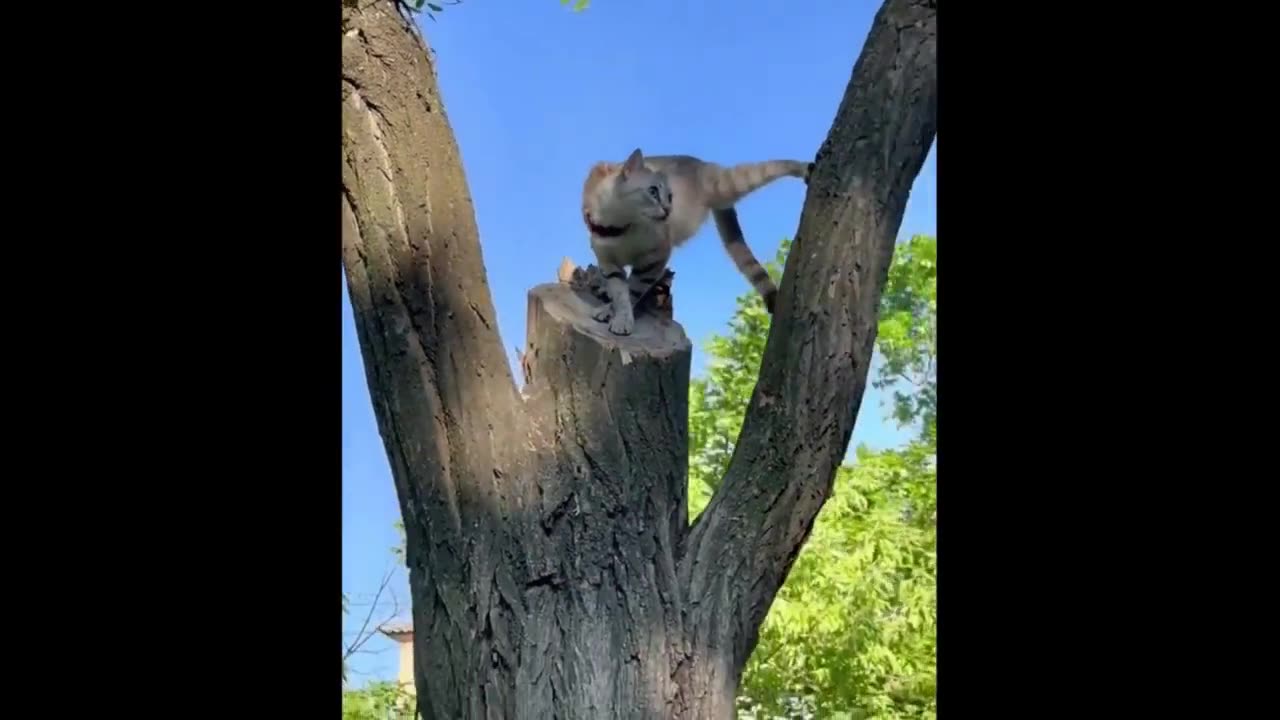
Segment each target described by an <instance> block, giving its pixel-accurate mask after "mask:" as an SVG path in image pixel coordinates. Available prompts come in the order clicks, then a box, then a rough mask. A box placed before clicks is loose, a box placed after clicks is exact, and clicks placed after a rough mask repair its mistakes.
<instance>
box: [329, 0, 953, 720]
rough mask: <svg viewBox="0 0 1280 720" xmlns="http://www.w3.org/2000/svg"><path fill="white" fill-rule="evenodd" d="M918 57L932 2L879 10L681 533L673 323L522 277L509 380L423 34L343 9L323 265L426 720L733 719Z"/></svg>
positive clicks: (852, 351) (819, 460) (887, 240)
mask: <svg viewBox="0 0 1280 720" xmlns="http://www.w3.org/2000/svg"><path fill="white" fill-rule="evenodd" d="M935 61H936V9H935V3H933V2H928V1H926V0H888V1H887V2H886V3H885V5H884V7H883V8H882V9H881V10H880V12H879V13H878V14H877V16H876V19H875V21H874V23H873V26H872V28H871V32H870V34H869V36H868V37H867V39H866V43H865V46H864V48H863V51H862V55H861V57H860V58H859V60H858V62H857V64H856V65H855V67H854V72H853V78H852V80H851V81H850V84H849V87H848V88H847V90H846V92H845V97H844V101H843V102H842V103H841V105H840V109H839V111H838V112H837V115H836V118H835V122H834V123H833V125H832V128H831V131H830V134H829V135H828V137H827V140H826V142H825V143H824V144H823V146H822V148H821V150H820V151H819V152H818V155H817V159H816V167H815V169H814V172H813V175H812V178H811V180H810V188H809V193H808V197H807V198H806V202H805V205H804V210H803V213H802V216H801V219H800V226H799V230H798V232H797V233H796V234H795V240H794V245H793V251H792V253H791V255H790V258H789V260H788V261H787V267H786V270H785V272H784V275H783V280H782V284H781V287H780V297H779V303H778V306H777V309H776V315H775V316H774V322H773V326H772V328H771V330H770V336H769V342H768V345H767V347H766V350H765V357H764V363H763V366H762V369H761V374H760V380H759V383H758V385H757V387H756V391H755V394H754V396H753V398H752V400H751V403H750V406H749V408H748V411H747V417H746V419H745V422H744V425H743V430H742V434H741V436H740V438H739V442H738V445H737V448H736V451H735V454H734V457H733V460H732V462H731V463H730V467H729V470H728V473H727V475H726V477H725V479H724V482H723V483H722V484H721V486H720V488H719V489H718V491H717V492H716V494H715V496H714V497H713V498H712V500H711V503H710V505H709V506H708V508H707V510H706V511H705V512H704V513H703V514H702V515H701V516H700V517H699V518H698V520H697V521H696V522H695V523H694V524H693V525H692V526H690V525H689V522H688V518H687V516H686V490H687V487H686V482H687V479H686V469H687V468H686V466H687V442H686V441H687V402H688V381H689V359H690V344H689V341H688V339H687V338H686V337H685V335H684V331H683V330H682V329H681V327H680V326H679V325H678V324H676V323H674V322H673V321H671V320H669V319H667V318H664V317H661V316H660V314H656V315H655V314H653V313H643V312H642V313H640V314H639V315H638V317H637V322H638V325H637V330H636V332H635V333H634V334H633V335H631V336H629V337H626V338H620V337H616V336H613V335H611V334H609V333H608V331H607V330H605V329H604V327H603V326H602V325H601V324H599V323H596V322H595V321H594V320H592V319H591V318H590V308H591V307H592V306H593V305H594V304H595V303H597V302H599V300H598V299H596V298H594V297H592V294H591V293H589V292H585V291H583V290H582V289H581V288H576V287H571V286H570V284H567V283H563V282H561V283H550V284H547V285H542V286H538V287H536V288H534V289H533V290H532V291H530V293H529V307H528V313H529V322H528V338H527V344H526V348H525V357H524V362H523V365H524V367H525V370H526V373H527V375H528V377H527V379H526V380H527V381H526V384H525V388H524V391H523V392H518V391H517V389H516V386H515V384H514V382H513V380H512V378H511V373H510V369H509V366H508V363H507V360H506V357H505V355H504V353H503V350H502V347H503V346H502V344H501V341H500V339H499V338H498V335H497V332H496V330H495V323H494V321H493V318H494V312H493V304H492V300H491V298H490V294H489V290H488V287H487V284H486V278H485V274H484V268H483V260H482V257H481V251H480V244H479V239H478V236H477V231H476V226H475V217H474V211H473V209H472V205H471V199H470V195H469V193H468V190H467V186H466V181H465V178H464V176H463V172H462V163H461V161H460V159H459V155H458V149H457V145H456V143H455V141H454V138H453V133H452V131H451V130H450V128H449V124H448V120H447V118H446V117H445V114H444V109H443V106H442V103H441V100H440V96H439V92H438V90H437V86H436V80H435V77H434V70H433V67H432V65H431V59H430V54H429V52H428V50H427V48H426V44H425V42H424V41H423V39H422V38H421V37H420V36H419V35H418V34H417V32H416V31H415V30H414V28H413V27H412V24H411V23H409V22H407V21H406V20H405V19H404V18H403V17H401V16H400V14H399V13H398V11H397V10H396V7H395V5H394V4H393V2H391V1H390V0H362V4H361V5H359V6H358V7H347V6H345V5H344V9H343V141H344V170H343V203H342V217H343V261H344V267H345V271H346V274H347V279H348V287H349V288H350V293H351V301H352V306H353V308H354V310H355V320H356V328H357V331H358V335H359V340H360V345H361V349H362V352H363V357H364V361H365V367H366V372H367V379H368V383H369V390H370V395H371V397H372V399H373V405H374V411H375V416H376V417H377V421H378V426H379V430H380V431H381V434H382V437H383V441H384V444H385V447H386V450H387V455H388V458H389V459H390V464H391V470H392V475H393V477H394V479H395V483H396V490H397V493H398V495H399V498H400V505H401V510H402V513H403V516H404V523H405V535H406V540H407V562H408V565H409V577H410V589H411V593H412V597H413V622H414V634H415V662H416V665H417V667H416V683H417V687H418V697H419V706H420V710H421V712H422V714H423V716H424V717H426V718H441V719H446V718H447V719H450V720H452V719H455V718H581V719H583V720H588V719H590V720H595V719H598V718H664V719H665V718H690V719H692V718H698V719H702V718H711V719H717V718H731V717H732V716H733V714H734V710H733V708H734V696H735V694H736V691H737V687H738V681H739V679H740V675H741V672H742V668H743V666H744V665H745V663H746V660H747V658H748V656H749V655H750V653H751V650H752V648H753V647H754V645H755V642H756V636H757V632H758V629H759V626H760V623H761V622H762V621H763V620H764V617H765V614H766V613H767V611H768V608H769V605H770V603H771V602H772V600H773V597H774V595H775V594H776V592H777V590H778V588H779V587H780V586H781V584H782V582H783V580H784V579H785V578H786V575H787V572H788V571H789V569H790V567H791V562H792V560H793V559H794V558H795V556H796V553H798V552H799V550H800V547H801V546H802V544H803V542H804V541H805V539H806V538H807V537H808V533H809V529H810V528H811V527H812V524H813V521H814V518H815V517H816V515H817V513H818V510H819V509H820V508H821V507H822V504H823V503H824V502H825V500H826V498H827V496H828V494H829V492H830V488H831V482H832V480H833V478H834V475H835V470H836V467H837V466H838V465H839V463H840V461H841V458H842V457H843V455H844V452H845V450H846V449H847V447H848V443H849V438H850V435H851V433H852V430H853V421H854V418H855V416H856V414H857V410H858V406H859V404H860V402H861V398H862V393H863V390H864V388H865V385H866V375H867V367H868V364H869V362H870V359H871V352H872V345H873V343H874V340H875V329H876V320H877V304H878V302H879V298H880V294H881V290H882V288H883V285H884V282H885V279H886V277H887V273H888V268H889V262H890V260H891V258H892V254H893V244H894V240H895V238H896V235H897V231H898V227H899V226H900V224H901V221H902V214H903V211H904V209H905V205H906V200H907V194H908V192H909V189H910V187H911V184H912V182H913V181H914V179H915V177H916V175H917V173H918V172H919V170H920V167H921V166H922V165H923V163H924V159H925V155H926V153H927V152H928V149H929V146H930V145H931V144H932V142H933V138H934V135H935V129H936V120H935V109H936V104H937V79H936V70H935ZM584 171H585V169H584ZM547 267H548V274H549V275H550V273H551V268H552V263H551V261H550V260H549V262H548V265H547ZM669 301H670V296H667V297H666V302H668V303H669ZM667 307H668V308H669V307H670V306H669V305H667Z"/></svg>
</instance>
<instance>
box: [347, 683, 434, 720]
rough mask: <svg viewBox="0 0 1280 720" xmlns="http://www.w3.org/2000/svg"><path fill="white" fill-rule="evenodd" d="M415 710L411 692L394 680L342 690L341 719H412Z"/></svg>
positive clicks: (415, 706)
mask: <svg viewBox="0 0 1280 720" xmlns="http://www.w3.org/2000/svg"><path fill="white" fill-rule="evenodd" d="M416 711H417V703H416V700H415V698H414V696H413V694H412V693H409V692H407V691H405V690H404V689H403V688H401V687H400V686H399V685H398V684H396V683H394V682H374V683H369V684H368V685H366V686H365V687H363V688H361V689H359V690H344V691H343V692H342V720H414V716H415V714H416Z"/></svg>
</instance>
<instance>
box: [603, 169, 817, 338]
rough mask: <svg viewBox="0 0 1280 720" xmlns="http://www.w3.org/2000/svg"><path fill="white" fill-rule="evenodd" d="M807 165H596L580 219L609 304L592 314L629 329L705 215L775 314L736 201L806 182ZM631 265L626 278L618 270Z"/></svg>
mask: <svg viewBox="0 0 1280 720" xmlns="http://www.w3.org/2000/svg"><path fill="white" fill-rule="evenodd" d="M812 170H813V163H806V162H801V161H799V160H767V161H765V162H758V163H745V164H741V165H734V166H731V167H723V166H720V165H717V164H715V163H711V162H706V161H704V160H700V159H698V158H696V157H692V156H690V155H657V156H650V157H645V156H644V154H643V153H642V152H641V151H640V149H639V148H636V150H635V151H633V152H632V153H631V155H630V156H628V157H627V159H626V161H625V162H622V163H611V162H598V163H596V164H595V165H593V166H592V167H591V170H590V172H589V173H588V174H587V180H586V183H585V184H584V185H583V188H582V218H583V221H584V222H586V224H587V229H588V230H589V231H590V232H591V250H592V252H594V253H595V256H596V265H597V266H598V267H599V268H600V271H601V273H603V274H604V276H605V277H606V278H607V282H608V294H609V302H608V303H607V304H605V305H604V306H603V307H601V308H600V309H599V310H597V311H596V312H595V313H594V315H593V317H594V318H595V319H596V320H597V321H599V322H607V323H609V331H610V332H612V333H614V334H615V335H629V334H631V331H632V330H633V329H634V328H635V314H634V305H635V303H636V302H638V301H639V300H640V298H642V297H644V295H645V293H647V292H648V291H649V289H650V288H652V287H653V284H654V283H655V282H657V281H658V280H660V279H661V278H662V275H663V273H664V272H665V271H666V268H667V263H668V262H669V261H670V259H671V253H672V252H673V251H674V250H675V249H676V248H678V247H680V246H681V245H683V244H684V243H686V242H688V240H689V238H692V237H693V236H694V235H695V234H697V232H698V230H699V229H701V227H702V225H703V224H704V223H705V222H706V220H707V215H708V214H710V215H711V216H712V217H713V218H714V220H715V224H716V230H717V232H719V234H720V240H721V241H722V242H723V243H724V247H725V249H726V250H727V251H728V252H729V256H730V257H731V258H732V259H733V261H734V263H735V264H736V265H737V267H738V270H739V272H741V273H742V274H743V275H744V276H746V278H747V279H748V280H749V281H750V282H751V284H752V286H753V287H755V289H756V291H757V292H759V293H760V295H761V297H762V298H763V299H764V304H765V308H767V309H768V311H769V313H770V314H772V313H773V306H774V302H775V300H776V298H777V294H778V288H777V287H776V286H775V285H774V283H773V280H772V279H771V278H770V277H769V273H768V272H766V271H765V269H764V266H763V265H761V264H760V261H758V260H756V257H755V255H753V254H752V253H751V248H749V247H747V242H746V238H744V237H743V234H742V226H741V225H739V223H738V212H737V210H735V209H734V203H736V202H738V201H739V200H741V199H742V198H744V197H746V196H747V195H749V194H750V193H752V192H755V191H756V190H758V189H760V188H761V187H764V186H765V185H768V184H769V183H771V182H773V181H774V180H777V179H779V178H783V177H788V176H789V177H795V178H800V179H802V180H804V182H805V183H806V184H808V182H809V173H810V172H812ZM628 265H629V266H631V275H630V277H629V278H628V277H627V276H626V275H625V274H624V273H623V268H624V267H625V266H628Z"/></svg>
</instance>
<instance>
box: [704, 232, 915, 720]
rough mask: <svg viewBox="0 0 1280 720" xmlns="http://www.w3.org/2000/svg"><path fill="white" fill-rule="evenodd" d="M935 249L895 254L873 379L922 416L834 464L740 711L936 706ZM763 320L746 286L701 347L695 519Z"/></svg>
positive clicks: (738, 416)
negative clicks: (917, 427) (884, 442)
mask: <svg viewBox="0 0 1280 720" xmlns="http://www.w3.org/2000/svg"><path fill="white" fill-rule="evenodd" d="M789 248H790V244H789V243H788V242H786V241H784V242H783V246H782V248H781V250H780V251H779V253H778V257H777V259H776V260H775V261H774V262H772V263H770V266H769V270H770V274H772V275H773V276H774V277H775V278H777V277H778V274H779V270H780V268H781V266H782V265H783V263H784V261H785V257H786V252H787V251H788V250H789ZM936 257H937V244H936V241H935V240H934V239H933V238H924V237H915V238H912V239H911V240H910V241H909V242H907V243H904V244H902V245H900V246H899V248H898V250H897V253H895V261H894V264H893V266H892V268H891V270H890V276H889V283H888V286H887V288H886V292H885V298H884V299H883V301H882V310H881V321H880V328H879V337H880V340H879V341H878V349H879V350H880V353H881V355H882V356H883V364H882V365H881V367H880V368H879V371H878V373H877V376H876V378H875V379H874V382H876V383H877V386H879V387H886V388H894V389H895V398H894V417H895V418H896V419H897V420H898V421H899V422H904V423H906V422H912V421H916V420H918V421H920V423H921V434H920V437H919V438H917V439H915V440H913V441H912V442H910V443H908V444H907V445H906V446H905V447H902V448H897V449H894V450H887V451H881V452H874V451H871V450H868V449H866V448H858V449H857V451H856V462H855V463H853V464H852V465H846V466H843V467H841V468H840V469H839V471H838V472H837V475H836V480H835V486H834V491H833V494H832V497H831V498H830V499H829V500H828V501H827V503H826V505H825V506H824V507H823V509H822V512H821V513H819V515H818V519H817V521H816V522H815V524H814V528H813V532H812V533H811V535H810V537H809V540H808V542H807V543H806V544H805V547H804V549H803V550H802V551H801V552H800V554H799V556H798V557H797V559H796V562H795V564H794V565H793V567H792V569H791V572H790V574H789V575H788V578H787V582H786V583H785V584H784V585H783V587H782V588H781V590H780V591H779V593H778V595H777V597H776V598H775V600H774V603H773V606H772V607H771V608H770V611H769V616H768V618H766V620H765V623H764V625H763V626H762V627H761V631H760V638H759V642H758V643H757V645H756V649H755V652H754V653H753V654H752V656H751V659H750V660H749V661H748V663H747V668H746V671H745V673H744V675H743V682H742V688H741V693H740V697H739V707H740V717H742V718H750V719H752V720H755V719H761V720H763V719H764V718H788V719H790V718H797V719H798V718H840V719H843V720H855V719H856V720H871V719H875V720H897V719H899V718H933V717H935V716H936V706H937V704H936V700H935V693H934V685H935V678H936V670H935V666H936V658H937V654H936V650H935V647H936V637H937V629H936V627H937V626H936V617H937V609H936V608H937V595H936V577H937V570H936V568H937V555H936V547H937V511H936V506H937V492H936V487H937V485H936V477H937V475H936V469H935V465H934V462H935V461H934V458H935V457H936V453H937V425H936V416H935V411H936V401H935V398H936V374H935V373H934V369H933V365H934V356H935V355H936V351H935V348H936V344H935V340H934V338H935V337H936V335H935V331H934V328H935V327H936V321H935V319H936V312H937V301H936ZM768 327H769V316H768V314H767V313H766V312H765V310H764V306H763V303H762V302H761V301H760V299H759V297H758V295H757V294H756V293H754V292H749V293H746V294H744V295H743V296H742V297H740V298H739V299H738V309H737V312H736V313H735V315H734V317H733V319H732V320H731V321H730V324H729V332H728V333H727V334H726V335H725V336H717V337H713V338H712V339H711V341H710V343H709V345H708V348H707V351H708V354H709V355H710V363H709V370H708V372H707V374H706V376H705V377H702V378H698V379H697V380H695V381H694V382H692V383H691V388H690V398H689V408H690V409H689V435H690V443H689V504H690V515H691V516H693V515H695V514H696V513H698V512H700V511H701V510H702V509H703V508H704V507H705V506H706V503H707V502H708V501H709V500H710V497H711V493H712V492H713V491H714V488H715V486H716V485H717V484H718V483H719V481H720V478H722V477H723V476H724V471H725V469H726V468H727V467H728V463H729V458H730V457H731V456H732V453H733V443H734V442H735V441H736V440H737V437H738V432H739V431H740V429H741V427H742V416H743V413H744V411H745V409H746V406H747V402H748V401H749V400H750V397H751V392H752V390H753V389H754V386H755V382H756V376H757V374H758V372H759V367H760V360H761V357H762V355H763V352H764V345H765V340H766V339H767V337H768ZM886 328H887V332H886ZM904 379H907V380H908V382H906V383H902V381H903V380H904Z"/></svg>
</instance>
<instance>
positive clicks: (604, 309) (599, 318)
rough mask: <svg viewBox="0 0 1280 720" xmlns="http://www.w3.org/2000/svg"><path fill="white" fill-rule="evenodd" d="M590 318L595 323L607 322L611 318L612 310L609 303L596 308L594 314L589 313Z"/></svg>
mask: <svg viewBox="0 0 1280 720" xmlns="http://www.w3.org/2000/svg"><path fill="white" fill-rule="evenodd" d="M591 317H592V318H593V319H595V321H596V322H609V318H611V317H613V308H612V307H611V306H610V305H609V303H605V304H604V305H601V306H600V307H599V308H597V309H596V311H595V312H593V313H591Z"/></svg>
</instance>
